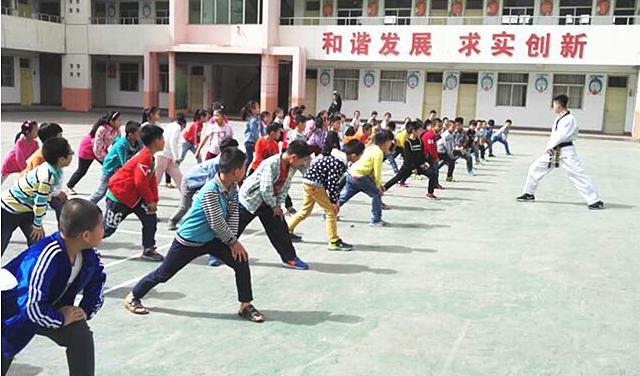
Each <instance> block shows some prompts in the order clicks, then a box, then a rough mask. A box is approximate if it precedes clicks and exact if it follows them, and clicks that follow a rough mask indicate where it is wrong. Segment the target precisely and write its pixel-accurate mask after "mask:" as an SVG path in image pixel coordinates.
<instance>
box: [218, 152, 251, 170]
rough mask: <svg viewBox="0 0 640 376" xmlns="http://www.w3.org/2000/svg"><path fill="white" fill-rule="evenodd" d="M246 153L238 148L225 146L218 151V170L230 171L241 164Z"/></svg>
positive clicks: (242, 164)
mask: <svg viewBox="0 0 640 376" xmlns="http://www.w3.org/2000/svg"><path fill="white" fill-rule="evenodd" d="M246 158H247V156H246V154H245V153H244V152H243V151H242V150H240V149H238V148H229V147H228V148H226V149H224V150H222V152H221V153H220V162H219V166H220V172H222V173H225V174H226V173H230V172H233V171H235V170H237V169H239V168H241V167H242V166H244V162H245V160H246Z"/></svg>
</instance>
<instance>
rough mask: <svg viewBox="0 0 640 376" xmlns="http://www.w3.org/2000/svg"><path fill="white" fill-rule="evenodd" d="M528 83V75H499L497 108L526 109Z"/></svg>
mask: <svg viewBox="0 0 640 376" xmlns="http://www.w3.org/2000/svg"><path fill="white" fill-rule="evenodd" d="M528 81H529V75H528V74H526V73H498V95H497V97H496V106H513V107H525V106H526V105H527V82H528Z"/></svg>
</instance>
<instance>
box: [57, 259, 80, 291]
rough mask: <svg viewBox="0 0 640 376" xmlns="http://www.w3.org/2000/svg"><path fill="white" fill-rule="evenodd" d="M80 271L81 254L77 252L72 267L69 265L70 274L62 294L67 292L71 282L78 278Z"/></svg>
mask: <svg viewBox="0 0 640 376" xmlns="http://www.w3.org/2000/svg"><path fill="white" fill-rule="evenodd" d="M80 269H82V252H78V254H77V255H76V260H75V262H74V263H73V265H71V274H70V275H69V279H68V280H67V286H66V287H65V288H64V292H67V289H68V288H69V286H71V284H72V283H73V281H75V280H76V278H78V275H79V274H80ZM62 295H64V293H62ZM62 295H61V296H62Z"/></svg>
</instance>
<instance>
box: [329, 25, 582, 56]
mask: <svg viewBox="0 0 640 376" xmlns="http://www.w3.org/2000/svg"><path fill="white" fill-rule="evenodd" d="M405 37H406V36H405ZM342 38H343V36H342V35H341V34H334V33H333V32H324V33H322V50H323V51H324V53H325V54H326V55H328V56H330V55H331V54H342V53H343V51H342V46H343V43H342ZM375 38H377V39H378V40H379V41H380V43H378V44H381V45H382V47H381V48H380V49H378V48H375V49H370V48H369V47H370V45H371V44H372V41H373V40H374V39H375ZM482 38H486V36H481V35H480V34H479V33H478V32H469V33H466V34H464V35H460V36H459V38H458V39H459V46H457V48H456V49H457V52H458V53H459V54H460V55H461V56H466V57H469V56H472V55H481V54H483V53H485V52H486V53H490V54H491V55H492V56H506V57H512V56H513V54H514V51H515V50H516V49H526V52H527V56H528V57H530V58H542V59H546V58H549V57H550V55H549V51H550V46H551V45H552V43H559V45H560V52H559V54H560V57H561V58H563V59H582V58H583V56H584V50H585V46H586V45H587V35H586V33H577V34H572V33H571V32H566V33H564V34H562V35H561V37H560V38H556V39H559V40H554V39H552V36H551V34H550V33H545V34H537V33H531V34H530V35H529V37H528V38H527V39H526V40H518V39H516V35H515V34H511V33H507V32H506V31H502V32H499V33H492V34H491V37H490V38H491V40H490V42H491V43H492V44H491V47H490V49H489V50H488V51H483V50H482V48H481V47H480V42H481V41H482ZM349 42H350V43H351V51H350V53H351V55H353V56H360V55H362V56H374V55H378V56H399V55H404V54H408V55H409V56H431V52H432V49H433V48H437V47H438V46H437V45H435V46H434V44H433V42H432V39H431V33H430V32H413V33H411V48H410V49H405V50H404V51H403V50H401V49H400V48H399V46H398V45H399V43H400V36H399V35H398V33H397V32H381V33H380V34H379V35H372V34H371V33H369V32H366V31H359V32H353V33H352V34H351V37H350V39H349ZM345 51H346V50H345Z"/></svg>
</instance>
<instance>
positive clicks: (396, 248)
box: [296, 241, 438, 253]
mask: <svg viewBox="0 0 640 376" xmlns="http://www.w3.org/2000/svg"><path fill="white" fill-rule="evenodd" d="M296 244H317V245H327V243H326V242H308V241H303V242H301V243H296ZM353 251H364V252H382V253H414V252H416V253H437V252H438V251H437V250H435V249H429V248H409V247H405V246H402V245H372V244H354V245H353Z"/></svg>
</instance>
